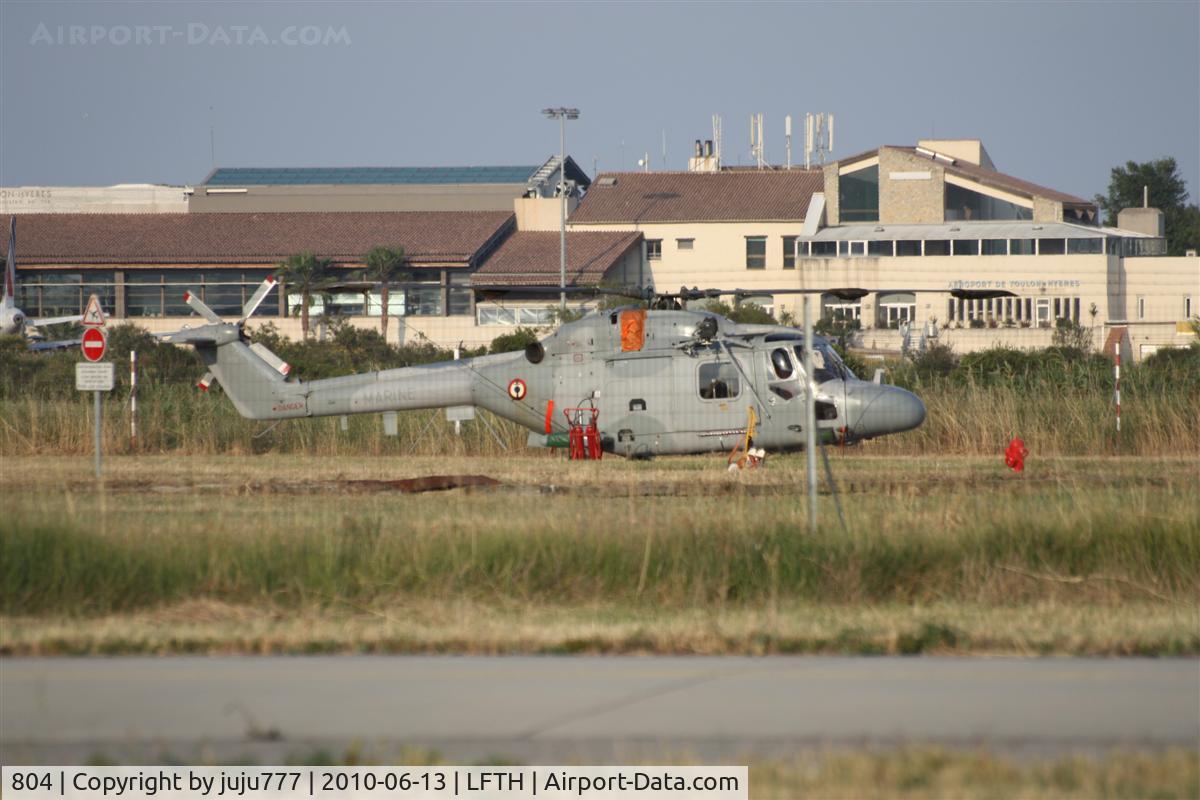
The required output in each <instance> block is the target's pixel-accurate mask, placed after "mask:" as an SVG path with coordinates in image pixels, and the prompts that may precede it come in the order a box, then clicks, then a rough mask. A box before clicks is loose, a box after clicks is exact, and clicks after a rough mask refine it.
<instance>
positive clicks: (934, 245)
mask: <svg viewBox="0 0 1200 800" xmlns="http://www.w3.org/2000/svg"><path fill="white" fill-rule="evenodd" d="M925 255H927V256H948V255H950V240H949V239H926V240H925Z"/></svg>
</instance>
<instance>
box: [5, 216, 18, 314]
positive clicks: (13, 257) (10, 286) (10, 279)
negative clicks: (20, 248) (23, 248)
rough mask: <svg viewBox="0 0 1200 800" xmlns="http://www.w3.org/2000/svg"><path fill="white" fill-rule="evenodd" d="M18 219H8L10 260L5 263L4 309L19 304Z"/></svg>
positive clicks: (7, 259)
mask: <svg viewBox="0 0 1200 800" xmlns="http://www.w3.org/2000/svg"><path fill="white" fill-rule="evenodd" d="M16 298H17V218H16V217H9V218H8V258H6V259H5V263H4V301H3V302H4V307H5V308H8V307H10V306H15V305H16V304H17V299H16Z"/></svg>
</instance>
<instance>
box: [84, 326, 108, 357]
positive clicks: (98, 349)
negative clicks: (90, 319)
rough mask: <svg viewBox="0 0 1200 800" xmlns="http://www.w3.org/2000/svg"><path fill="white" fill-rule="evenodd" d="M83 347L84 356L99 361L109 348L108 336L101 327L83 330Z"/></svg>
mask: <svg viewBox="0 0 1200 800" xmlns="http://www.w3.org/2000/svg"><path fill="white" fill-rule="evenodd" d="M82 349H83V357H84V358H86V359H87V360H88V361H99V360H100V359H102V358H104V351H105V350H107V349H108V337H107V336H105V335H104V331H102V330H100V329H99V328H88V329H87V330H86V331H84V332H83V344H82Z"/></svg>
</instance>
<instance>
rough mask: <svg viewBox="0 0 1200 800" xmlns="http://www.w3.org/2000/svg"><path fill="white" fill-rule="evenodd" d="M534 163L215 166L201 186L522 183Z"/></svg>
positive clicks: (535, 169)
mask: <svg viewBox="0 0 1200 800" xmlns="http://www.w3.org/2000/svg"><path fill="white" fill-rule="evenodd" d="M538 166H539V165H538V164H532V165H530V166H516V167H218V168H217V169H214V170H213V171H212V172H210V173H209V174H208V177H206V178H205V179H204V181H203V183H202V185H203V186H293V185H300V184H338V183H354V184H451V183H521V184H523V183H525V182H526V181H528V180H529V178H530V176H532V175H533V173H534V172H536V171H537V169H538Z"/></svg>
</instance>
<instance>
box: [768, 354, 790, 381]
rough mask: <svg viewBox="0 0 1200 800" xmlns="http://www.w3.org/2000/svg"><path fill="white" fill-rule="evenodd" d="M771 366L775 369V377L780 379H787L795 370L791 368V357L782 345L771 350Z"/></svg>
mask: <svg viewBox="0 0 1200 800" xmlns="http://www.w3.org/2000/svg"><path fill="white" fill-rule="evenodd" d="M771 367H772V368H773V369H774V370H775V377H777V378H779V379H780V380H787V379H788V378H790V377H792V375H793V374H795V372H796V370H795V369H793V368H792V357H791V356H789V355H788V351H787V350H785V349H784V348H782V347H776V348H775V349H774V350H772V351H771Z"/></svg>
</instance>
